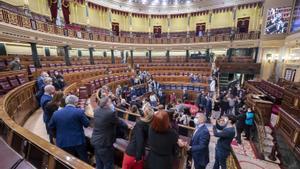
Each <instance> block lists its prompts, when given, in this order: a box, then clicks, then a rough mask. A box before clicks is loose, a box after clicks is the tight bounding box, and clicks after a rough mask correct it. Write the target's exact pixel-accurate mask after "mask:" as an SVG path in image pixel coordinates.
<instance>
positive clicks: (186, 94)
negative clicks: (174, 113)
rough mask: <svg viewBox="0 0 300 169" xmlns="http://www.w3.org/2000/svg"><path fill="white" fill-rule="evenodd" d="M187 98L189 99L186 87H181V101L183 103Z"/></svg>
mask: <svg viewBox="0 0 300 169" xmlns="http://www.w3.org/2000/svg"><path fill="white" fill-rule="evenodd" d="M188 100H189V93H188V91H187V90H186V89H183V95H182V101H183V103H185V102H187V101H188Z"/></svg>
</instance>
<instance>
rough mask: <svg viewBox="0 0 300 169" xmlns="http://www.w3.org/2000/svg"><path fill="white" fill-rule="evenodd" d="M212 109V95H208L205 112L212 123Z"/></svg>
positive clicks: (208, 120)
mask: <svg viewBox="0 0 300 169" xmlns="http://www.w3.org/2000/svg"><path fill="white" fill-rule="evenodd" d="M211 111H212V99H211V97H210V96H206V104H205V114H206V119H207V122H208V123H210V117H211Z"/></svg>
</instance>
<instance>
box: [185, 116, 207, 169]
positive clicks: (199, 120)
mask: <svg viewBox="0 0 300 169" xmlns="http://www.w3.org/2000/svg"><path fill="white" fill-rule="evenodd" d="M205 122H206V116H205V115H204V114H200V113H198V114H197V115H196V117H195V118H194V123H195V125H196V129H195V132H194V134H193V137H192V140H191V143H190V147H189V148H188V149H189V151H190V152H191V153H192V158H193V161H194V166H195V169H205V168H206V165H207V164H208V163H209V148H208V145H209V140H210V134H209V131H208V129H207V127H206V125H205Z"/></svg>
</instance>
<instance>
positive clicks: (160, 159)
mask: <svg viewBox="0 0 300 169" xmlns="http://www.w3.org/2000/svg"><path fill="white" fill-rule="evenodd" d="M177 142H178V144H181V143H180V141H178V134H177V133H176V131H175V130H174V129H172V128H171V125H170V120H169V116H168V113H167V112H165V111H158V112H156V113H155V114H154V116H153V120H152V122H151V125H150V129H149V134H148V144H149V147H150V151H149V155H148V159H147V164H146V165H147V169H172V168H173V162H174V160H175V152H176V148H177ZM181 145H182V144H181Z"/></svg>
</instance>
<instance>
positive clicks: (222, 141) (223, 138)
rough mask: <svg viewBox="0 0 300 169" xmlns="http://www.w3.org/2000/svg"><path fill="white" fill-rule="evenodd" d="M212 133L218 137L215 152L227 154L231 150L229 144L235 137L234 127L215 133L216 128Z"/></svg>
mask: <svg viewBox="0 0 300 169" xmlns="http://www.w3.org/2000/svg"><path fill="white" fill-rule="evenodd" d="M213 132H214V135H215V136H216V137H219V139H218V141H217V145H216V150H217V151H220V152H222V153H223V154H224V153H225V154H229V153H230V150H231V142H232V140H233V138H234V136H235V129H234V127H229V128H225V129H223V130H222V131H217V128H216V126H214V127H213Z"/></svg>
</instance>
